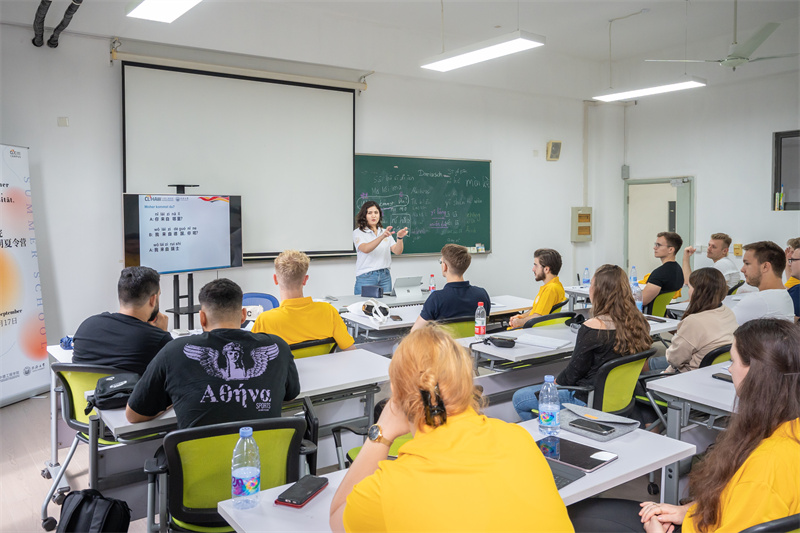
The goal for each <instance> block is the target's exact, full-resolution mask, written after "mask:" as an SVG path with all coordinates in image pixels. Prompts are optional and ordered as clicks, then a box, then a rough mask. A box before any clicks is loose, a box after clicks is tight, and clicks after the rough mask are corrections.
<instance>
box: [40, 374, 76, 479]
mask: <svg viewBox="0 0 800 533" xmlns="http://www.w3.org/2000/svg"><path fill="white" fill-rule="evenodd" d="M57 385H58V378H56V374H55V372H50V460H49V461H45V462H44V469H43V470H42V477H43V478H45V479H58V480H59V481H58V485H57V486H56V489H55V492H58V493H59V494H66V493H68V492H69V491H70V486H69V482H68V481H67V479H66V478H65V477H64V476H63V475H62V476H59V472H60V470H61V468H62V466H61V465H60V464H59V462H58V396H57V394H58V393H57V392H56V386H57ZM68 457H71V456H68ZM64 464H69V458H68V459H67V461H66V462H65V463H64Z"/></svg>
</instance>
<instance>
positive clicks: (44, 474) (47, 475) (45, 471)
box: [42, 468, 53, 479]
mask: <svg viewBox="0 0 800 533" xmlns="http://www.w3.org/2000/svg"><path fill="white" fill-rule="evenodd" d="M42 477H43V478H45V479H50V478H51V477H53V476H51V475H50V471H49V470H48V469H46V468H43V469H42Z"/></svg>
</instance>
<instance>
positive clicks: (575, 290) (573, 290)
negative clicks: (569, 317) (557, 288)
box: [564, 285, 589, 311]
mask: <svg viewBox="0 0 800 533" xmlns="http://www.w3.org/2000/svg"><path fill="white" fill-rule="evenodd" d="M564 292H565V293H566V294H567V297H568V298H569V303H568V304H567V305H568V306H569V307H568V309H569V310H570V311H574V310H575V302H576V301H577V300H578V298H588V297H589V286H588V285H572V286H570V287H564Z"/></svg>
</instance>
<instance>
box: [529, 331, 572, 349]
mask: <svg viewBox="0 0 800 533" xmlns="http://www.w3.org/2000/svg"><path fill="white" fill-rule="evenodd" d="M517 342H520V343H522V344H528V345H530V346H540V347H542V348H551V349H554V350H555V349H558V348H563V347H564V346H568V345H569V344H570V341H565V340H563V339H553V338H552V337H543V336H541V335H533V334H531V333H525V334H524V335H520V336H519V337H517Z"/></svg>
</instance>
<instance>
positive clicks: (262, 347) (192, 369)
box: [128, 329, 300, 429]
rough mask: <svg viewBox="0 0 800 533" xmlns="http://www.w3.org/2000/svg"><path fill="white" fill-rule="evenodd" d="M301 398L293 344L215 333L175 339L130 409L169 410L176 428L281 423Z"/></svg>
mask: <svg viewBox="0 0 800 533" xmlns="http://www.w3.org/2000/svg"><path fill="white" fill-rule="evenodd" d="M299 393H300V379H299V378H298V376H297V367H296V366H295V364H294V358H293V357H292V352H291V351H290V350H289V345H288V344H286V342H284V341H283V339H281V338H280V337H277V336H275V335H268V334H266V333H251V332H249V331H245V330H241V329H215V330H213V331H210V332H205V333H203V334H201V335H192V336H190V337H183V338H179V339H175V340H174V341H172V342H171V343H170V344H169V345H168V346H166V347H165V348H164V349H163V350H161V351H160V352H159V353H158V355H157V356H156V357H155V359H153V362H152V363H151V364H150V365H149V366H148V367H147V370H146V371H145V373H144V375H143V376H142V379H140V380H139V382H138V383H137V384H136V388H135V389H134V391H133V394H132V395H131V397H130V399H129V400H128V405H129V406H130V408H131V409H133V410H134V411H135V412H137V413H139V414H140V415H144V416H154V415H156V414H158V413H159V412H161V411H163V410H164V409H166V408H167V407H169V406H170V405H173V406H174V408H175V415H176V417H177V419H178V428H179V429H183V428H188V427H195V426H206V425H209V424H219V423H222V422H234V421H243V420H252V419H256V418H273V417H274V418H277V417H280V416H281V404H282V402H283V401H285V400H292V399H294V398H295V397H297V395H298V394H299Z"/></svg>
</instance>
